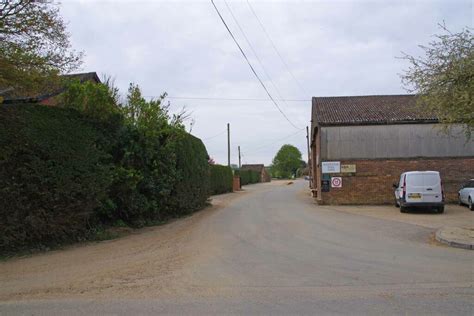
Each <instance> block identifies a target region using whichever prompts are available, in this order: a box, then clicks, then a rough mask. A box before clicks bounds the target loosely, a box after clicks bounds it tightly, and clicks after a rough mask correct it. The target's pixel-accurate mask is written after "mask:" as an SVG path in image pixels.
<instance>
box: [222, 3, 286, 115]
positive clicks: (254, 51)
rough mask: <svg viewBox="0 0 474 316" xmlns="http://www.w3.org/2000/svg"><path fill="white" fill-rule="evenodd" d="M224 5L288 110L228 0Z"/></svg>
mask: <svg viewBox="0 0 474 316" xmlns="http://www.w3.org/2000/svg"><path fill="white" fill-rule="evenodd" d="M224 3H225V5H226V7H227V9H228V10H229V12H230V15H231V16H232V19H233V20H234V22H235V24H237V27H238V28H239V30H240V32H241V33H242V35H243V36H244V39H245V41H246V42H247V44H248V45H249V47H250V50H251V51H252V53H253V54H254V55H255V58H256V59H257V62H258V63H259V65H260V67H262V70H263V73H264V74H265V76H266V77H267V79H268V80H269V81H270V83H271V85H272V86H273V89H274V90H275V91H276V93H277V95H278V97H279V98H280V100H283V103H284V104H285V105H286V107H287V108H290V106H289V105H288V103H286V101H284V98H283V97H282V96H281V93H280V91H279V89H278V88H277V86H276V84H275V83H274V82H273V80H272V78H271V77H270V74H269V73H268V71H267V69H266V68H265V66H264V65H263V62H262V61H261V59H260V57H259V56H258V54H257V51H256V50H255V49H254V48H253V45H252V43H251V42H250V40H249V39H248V37H247V35H246V34H245V31H244V30H243V28H242V27H241V26H240V23H239V21H238V20H237V18H236V17H235V15H234V13H233V12H232V9H231V8H230V6H229V4H228V3H227V1H226V0H224Z"/></svg>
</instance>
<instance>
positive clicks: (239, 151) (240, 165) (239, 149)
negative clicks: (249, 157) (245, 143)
mask: <svg viewBox="0 0 474 316" xmlns="http://www.w3.org/2000/svg"><path fill="white" fill-rule="evenodd" d="M238 148H239V169H240V167H241V164H240V146H239V147H238Z"/></svg>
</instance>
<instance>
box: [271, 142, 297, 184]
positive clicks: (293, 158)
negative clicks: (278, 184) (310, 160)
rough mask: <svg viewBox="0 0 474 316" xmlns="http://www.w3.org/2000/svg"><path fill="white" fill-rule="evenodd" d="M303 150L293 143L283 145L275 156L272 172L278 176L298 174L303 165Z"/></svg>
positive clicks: (284, 176) (285, 176)
mask: <svg viewBox="0 0 474 316" xmlns="http://www.w3.org/2000/svg"><path fill="white" fill-rule="evenodd" d="M301 161H302V159H301V152H300V151H299V149H298V148H296V147H295V146H292V145H283V146H282V147H281V148H280V150H279V151H278V153H277V154H276V155H275V157H274V158H273V164H272V173H273V176H275V177H277V178H290V177H292V176H296V171H297V170H298V168H300V167H301Z"/></svg>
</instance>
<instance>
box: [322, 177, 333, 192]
mask: <svg viewBox="0 0 474 316" xmlns="http://www.w3.org/2000/svg"><path fill="white" fill-rule="evenodd" d="M330 182H331V181H330V180H322V181H321V192H329V188H330V185H329V183H330Z"/></svg>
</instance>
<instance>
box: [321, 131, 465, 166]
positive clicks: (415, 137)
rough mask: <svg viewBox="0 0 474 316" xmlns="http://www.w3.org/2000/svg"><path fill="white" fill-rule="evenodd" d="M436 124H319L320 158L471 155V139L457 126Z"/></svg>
mask: <svg viewBox="0 0 474 316" xmlns="http://www.w3.org/2000/svg"><path fill="white" fill-rule="evenodd" d="M440 127H441V125H440V124H402V125H370V126H334V127H323V128H322V130H321V158H322V160H341V159H375V158H377V159H379V158H392V159H393V158H407V157H425V158H428V157H474V140H472V139H471V141H469V142H467V140H466V137H465V135H464V133H463V132H462V129H461V128H460V127H459V126H456V127H454V128H453V129H452V132H451V133H450V135H446V134H445V133H443V132H441V131H440Z"/></svg>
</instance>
